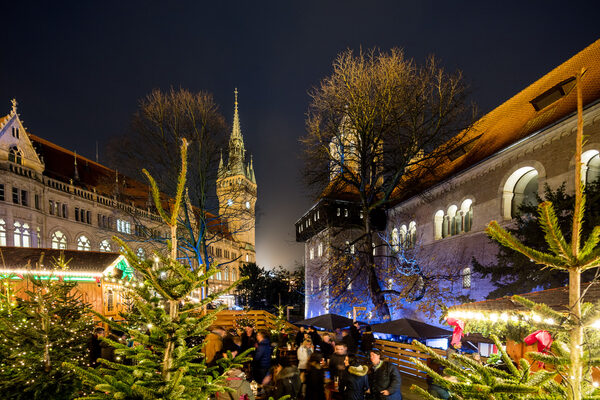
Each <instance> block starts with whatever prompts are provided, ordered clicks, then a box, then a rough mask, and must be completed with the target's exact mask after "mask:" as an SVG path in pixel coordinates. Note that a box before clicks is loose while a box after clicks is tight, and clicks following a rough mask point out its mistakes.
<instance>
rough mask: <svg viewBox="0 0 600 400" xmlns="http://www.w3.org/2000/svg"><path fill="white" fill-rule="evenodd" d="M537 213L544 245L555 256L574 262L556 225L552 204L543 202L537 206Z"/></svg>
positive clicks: (556, 220)
mask: <svg viewBox="0 0 600 400" xmlns="http://www.w3.org/2000/svg"><path fill="white" fill-rule="evenodd" d="M538 212H539V215H540V218H539V222H540V225H541V227H542V230H543V231H544V233H545V237H546V243H547V244H548V246H550V250H552V252H553V253H554V254H555V255H556V256H558V257H562V258H564V259H565V260H566V261H569V262H571V263H572V262H573V261H575V258H574V256H573V253H572V252H571V249H570V248H569V245H568V244H567V242H566V240H565V238H564V236H563V234H562V231H561V229H560V226H559V225H558V219H557V218H556V213H555V212H554V207H553V206H552V203H551V202H549V201H544V202H543V203H541V204H540V205H539V206H538Z"/></svg>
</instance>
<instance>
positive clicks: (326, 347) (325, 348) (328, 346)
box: [321, 333, 333, 361]
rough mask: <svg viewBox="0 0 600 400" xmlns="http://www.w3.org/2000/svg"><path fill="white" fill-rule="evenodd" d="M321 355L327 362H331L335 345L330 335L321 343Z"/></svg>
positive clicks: (325, 335) (325, 336)
mask: <svg viewBox="0 0 600 400" xmlns="http://www.w3.org/2000/svg"><path fill="white" fill-rule="evenodd" d="M321 353H322V354H323V358H325V360H326V361H329V359H330V358H331V355H332V354H333V343H332V342H331V336H329V334H328V333H326V334H324V335H323V341H322V342H321Z"/></svg>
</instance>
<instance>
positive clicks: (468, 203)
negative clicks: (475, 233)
mask: <svg viewBox="0 0 600 400" xmlns="http://www.w3.org/2000/svg"><path fill="white" fill-rule="evenodd" d="M460 217H461V223H460V225H461V231H463V232H469V231H470V230H471V227H472V226H473V200H471V199H466V200H465V201H463V202H462V204H461V205H460Z"/></svg>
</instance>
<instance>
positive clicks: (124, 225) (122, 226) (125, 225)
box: [117, 219, 131, 234]
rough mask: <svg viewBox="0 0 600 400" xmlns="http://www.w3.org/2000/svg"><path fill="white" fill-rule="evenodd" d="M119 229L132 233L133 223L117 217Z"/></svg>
mask: <svg viewBox="0 0 600 400" xmlns="http://www.w3.org/2000/svg"><path fill="white" fill-rule="evenodd" d="M117 231H119V232H121V233H127V234H131V223H130V222H129V221H125V220H122V219H117Z"/></svg>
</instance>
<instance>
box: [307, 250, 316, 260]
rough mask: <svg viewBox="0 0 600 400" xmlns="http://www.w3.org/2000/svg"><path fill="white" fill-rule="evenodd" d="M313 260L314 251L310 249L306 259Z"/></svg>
mask: <svg viewBox="0 0 600 400" xmlns="http://www.w3.org/2000/svg"><path fill="white" fill-rule="evenodd" d="M314 258H315V249H313V248H311V249H310V251H309V252H308V259H309V260H312V259H314Z"/></svg>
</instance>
